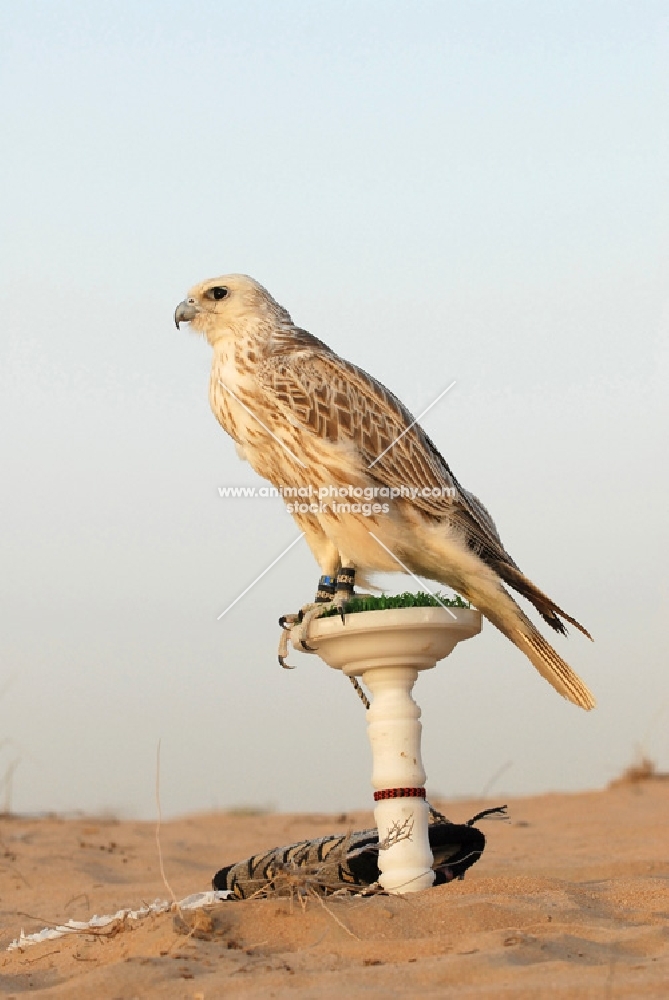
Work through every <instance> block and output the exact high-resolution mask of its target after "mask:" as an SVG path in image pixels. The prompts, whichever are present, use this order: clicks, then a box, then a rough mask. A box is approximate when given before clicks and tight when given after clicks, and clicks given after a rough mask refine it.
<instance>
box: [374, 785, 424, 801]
mask: <svg viewBox="0 0 669 1000" xmlns="http://www.w3.org/2000/svg"><path fill="white" fill-rule="evenodd" d="M424 798H425V789H424V788H384V789H383V790H382V791H380V792H374V801H375V802H381V801H382V800H383V799H424Z"/></svg>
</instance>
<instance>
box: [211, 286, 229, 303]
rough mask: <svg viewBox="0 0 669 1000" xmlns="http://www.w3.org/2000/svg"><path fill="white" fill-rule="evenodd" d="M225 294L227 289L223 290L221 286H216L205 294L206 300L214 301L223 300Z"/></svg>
mask: <svg viewBox="0 0 669 1000" xmlns="http://www.w3.org/2000/svg"><path fill="white" fill-rule="evenodd" d="M227 294H228V289H227V288H224V286H223V285H216V286H215V287H214V288H210V289H209V291H208V292H207V298H209V299H216V301H218V300H219V299H224V298H225V296H226V295H227Z"/></svg>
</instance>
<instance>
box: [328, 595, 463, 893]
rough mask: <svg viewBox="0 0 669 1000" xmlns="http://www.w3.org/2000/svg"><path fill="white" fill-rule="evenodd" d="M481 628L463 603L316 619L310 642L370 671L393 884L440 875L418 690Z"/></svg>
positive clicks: (335, 662)
mask: <svg viewBox="0 0 669 1000" xmlns="http://www.w3.org/2000/svg"><path fill="white" fill-rule="evenodd" d="M480 631H481V615H480V613H479V612H478V611H474V610H473V609H463V608H452V609H446V608H394V609H391V610H387V611H362V612H360V613H358V614H351V615H348V616H347V618H346V624H344V625H342V623H341V621H340V619H339V618H338V617H334V618H322V619H319V620H317V621H315V622H314V623H313V625H312V627H311V629H310V632H309V643H310V645H312V646H313V647H315V648H316V651H317V652H318V655H319V656H320V657H321V659H322V660H324V661H325V663H327V664H328V666H330V667H333V668H334V669H335V670H341V671H343V673H345V674H347V675H349V676H355V677H360V678H362V682H363V684H365V686H366V687H367V688H369V690H370V692H371V694H372V701H371V706H370V708H369V711H368V712H367V723H368V726H367V729H368V735H369V742H370V744H371V748H372V759H373V769H372V786H373V788H374V792H375V795H374V798H375V801H376V807H375V809H374V817H375V819H376V825H377V827H378V831H379V843H380V844H381V845H384V844H386V845H387V846H386V848H385V849H383V850H380V851H379V869H380V871H381V875H380V878H379V881H380V883H381V885H382V886H383V888H384V889H385V890H386V891H388V892H395V893H406V892H416V891H417V890H419V889H427V888H428V887H429V886H431V885H432V883H433V881H434V872H433V871H432V860H433V859H432V851H431V850H430V843H429V839H428V823H429V810H428V806H427V803H426V801H425V777H426V776H425V770H424V768H423V762H422V759H421V747H420V745H421V732H422V725H421V723H420V714H421V713H420V708H419V707H418V705H417V704H416V702H415V701H414V699H413V697H412V690H413V686H414V684H415V682H416V678H417V677H418V673H419V671H421V670H429V669H431V668H432V667H434V666H435V664H436V663H437V662H438V661H439V660H442V659H443V658H444V657H446V656H448V654H449V653H450V652H451V651H452V650H453V648H454V647H455V645H456V643H458V642H460V641H461V640H463V639H469V638H470V637H471V636H473V635H476V634H477V633H478V632H480Z"/></svg>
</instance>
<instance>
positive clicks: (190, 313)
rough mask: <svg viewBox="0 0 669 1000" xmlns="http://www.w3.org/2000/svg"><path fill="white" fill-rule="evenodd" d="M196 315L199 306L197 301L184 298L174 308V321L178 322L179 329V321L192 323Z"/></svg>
mask: <svg viewBox="0 0 669 1000" xmlns="http://www.w3.org/2000/svg"><path fill="white" fill-rule="evenodd" d="M196 316H197V308H196V306H195V303H194V302H192V301H187V300H186V299H184V300H183V302H180V303H179V305H178V306H177V307H176V309H175V310H174V322H175V323H176V327H177V330H178V329H179V323H190V321H191V320H192V319H195V317H196Z"/></svg>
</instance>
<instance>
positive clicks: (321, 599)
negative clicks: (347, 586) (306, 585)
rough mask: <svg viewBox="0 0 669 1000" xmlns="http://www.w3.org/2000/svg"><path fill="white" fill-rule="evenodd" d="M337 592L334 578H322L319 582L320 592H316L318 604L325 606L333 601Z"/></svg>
mask: <svg viewBox="0 0 669 1000" xmlns="http://www.w3.org/2000/svg"><path fill="white" fill-rule="evenodd" d="M334 592H335V581H334V577H332V576H322V577H321V578H320V580H319V581H318V590H317V591H316V598H315V603H316V604H325V602H326V601H331V600H332V598H333V597H334Z"/></svg>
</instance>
